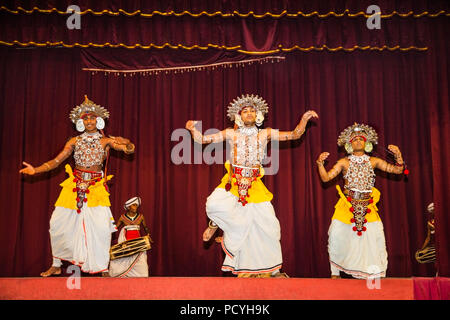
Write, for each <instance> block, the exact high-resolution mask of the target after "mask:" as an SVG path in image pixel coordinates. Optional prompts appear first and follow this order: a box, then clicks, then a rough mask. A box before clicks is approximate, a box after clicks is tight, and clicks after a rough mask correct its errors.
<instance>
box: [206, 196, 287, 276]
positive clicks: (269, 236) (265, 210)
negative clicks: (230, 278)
mask: <svg viewBox="0 0 450 320" xmlns="http://www.w3.org/2000/svg"><path fill="white" fill-rule="evenodd" d="M206 213H207V215H208V217H209V219H211V220H212V221H214V223H216V224H217V225H218V226H219V228H220V229H222V230H223V241H222V248H223V249H224V251H225V253H226V257H225V260H224V262H223V265H222V270H223V271H231V272H232V273H233V274H239V273H255V274H258V273H267V272H272V273H275V272H276V271H278V270H279V269H280V268H281V266H282V262H283V260H282V254H281V244H280V237H281V232H280V223H279V221H278V219H277V217H276V216H275V211H274V209H273V206H272V204H271V203H270V202H269V201H265V202H261V203H251V202H250V203H247V204H246V205H245V206H243V205H242V204H241V203H240V202H238V198H237V197H236V196H234V195H233V194H232V193H231V192H227V191H226V190H225V189H223V188H216V189H215V190H214V191H213V192H212V193H211V195H210V196H209V197H208V199H207V201H206Z"/></svg>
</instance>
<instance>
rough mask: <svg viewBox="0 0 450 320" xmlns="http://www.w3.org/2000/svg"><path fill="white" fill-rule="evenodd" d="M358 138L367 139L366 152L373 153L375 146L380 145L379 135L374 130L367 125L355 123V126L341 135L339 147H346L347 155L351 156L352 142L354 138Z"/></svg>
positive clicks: (346, 129) (348, 128)
mask: <svg viewBox="0 0 450 320" xmlns="http://www.w3.org/2000/svg"><path fill="white" fill-rule="evenodd" d="M358 136H361V137H364V138H365V139H366V143H365V146H364V151H366V152H372V150H373V145H374V144H377V143H378V135H377V132H376V131H375V129H374V128H372V127H370V126H368V125H366V124H358V123H356V122H355V124H354V125H352V126H349V127H347V128H345V130H344V131H342V132H341V134H340V135H339V138H338V140H337V144H338V146H339V147H342V146H344V147H345V150H346V151H347V153H348V154H351V153H352V152H353V148H352V145H351V141H352V139H353V138H354V137H358Z"/></svg>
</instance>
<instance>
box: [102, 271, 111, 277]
mask: <svg viewBox="0 0 450 320" xmlns="http://www.w3.org/2000/svg"><path fill="white" fill-rule="evenodd" d="M102 277H103V278H109V277H111V276H110V275H109V272H108V271H104V272H102Z"/></svg>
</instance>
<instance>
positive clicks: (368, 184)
mask: <svg viewBox="0 0 450 320" xmlns="http://www.w3.org/2000/svg"><path fill="white" fill-rule="evenodd" d="M348 160H349V162H350V165H349V167H348V169H347V172H346V173H345V175H344V179H345V180H347V184H346V185H345V188H346V189H348V190H352V191H359V192H372V188H373V187H374V185H375V172H374V171H373V168H372V164H371V163H370V157H369V156H368V155H363V156H354V155H351V156H349V157H348Z"/></svg>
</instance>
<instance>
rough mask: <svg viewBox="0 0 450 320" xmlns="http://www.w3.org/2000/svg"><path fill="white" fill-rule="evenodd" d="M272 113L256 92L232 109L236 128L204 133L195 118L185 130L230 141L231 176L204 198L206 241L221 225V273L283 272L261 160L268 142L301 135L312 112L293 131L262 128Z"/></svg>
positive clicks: (203, 139)
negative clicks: (222, 233) (206, 224)
mask: <svg viewBox="0 0 450 320" xmlns="http://www.w3.org/2000/svg"><path fill="white" fill-rule="evenodd" d="M267 111H268V106H267V103H266V102H265V101H264V100H263V99H262V98H260V97H258V96H255V95H243V96H241V97H238V98H237V99H235V100H233V102H232V103H231V104H230V105H229V107H228V117H229V118H230V120H231V121H234V123H235V127H234V129H231V128H229V129H225V130H223V131H220V132H218V133H217V134H212V135H205V136H204V135H202V133H201V132H199V131H198V130H197V129H196V128H195V121H192V120H190V121H188V122H187V123H186V128H187V129H188V130H190V131H191V134H192V136H193V138H194V140H195V141H196V142H198V143H211V142H221V141H227V142H228V143H230V144H231V163H229V162H227V163H226V164H225V167H226V170H227V174H225V176H224V177H223V178H222V183H221V184H220V185H219V186H218V187H217V188H216V189H215V190H214V191H213V193H212V194H211V195H210V196H209V197H208V199H207V202H206V213H207V215H208V217H209V219H210V220H211V221H210V223H209V227H208V229H206V230H205V232H204V234H203V240H205V241H208V240H209V239H210V238H211V237H212V235H213V234H214V232H215V231H216V229H217V228H220V229H222V230H223V232H224V235H223V237H222V238H221V244H222V248H223V250H224V251H225V254H226V256H225V261H224V263H223V265H222V270H223V271H231V272H232V273H233V274H237V275H238V277H271V276H281V275H282V274H281V273H280V272H279V270H280V269H281V267H282V255H281V245H280V237H281V233H280V223H279V221H278V219H277V217H276V216H275V211H274V209H273V206H272V204H271V203H270V201H271V200H272V197H273V195H272V193H270V192H269V191H268V190H267V189H266V187H265V186H264V184H263V182H262V181H261V178H262V176H263V175H264V169H263V167H262V160H263V158H264V154H265V148H266V145H267V143H268V142H269V141H270V140H276V139H277V140H294V139H299V138H300V137H301V136H302V134H303V133H304V132H305V129H306V124H307V123H308V121H309V120H310V119H311V118H318V116H317V114H316V113H315V112H314V111H307V112H306V113H305V114H304V115H303V117H302V119H301V121H300V122H299V124H298V125H297V127H296V128H295V129H294V130H293V131H280V132H279V131H278V130H274V129H270V128H267V129H262V130H260V129H258V127H257V126H260V125H262V122H263V121H264V115H265V114H266V113H267Z"/></svg>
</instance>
